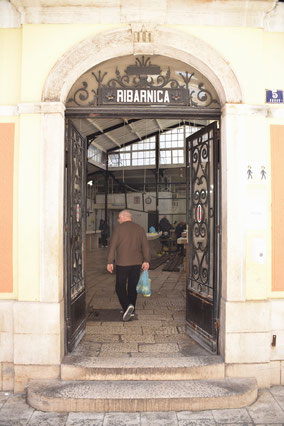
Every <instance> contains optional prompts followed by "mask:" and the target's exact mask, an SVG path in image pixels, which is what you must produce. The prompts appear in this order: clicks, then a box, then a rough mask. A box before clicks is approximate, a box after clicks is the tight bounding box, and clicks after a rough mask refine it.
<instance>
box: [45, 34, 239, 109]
mask: <svg viewBox="0 0 284 426" xmlns="http://www.w3.org/2000/svg"><path fill="white" fill-rule="evenodd" d="M141 40H142V41H141ZM152 40H153V41H152ZM177 46H179V47H178V48H177ZM132 54H133V55H138V54H147V55H151V54H160V55H164V56H168V57H170V58H173V59H178V60H180V61H182V62H185V63H188V64H190V65H191V66H193V67H194V68H195V69H197V70H198V71H199V72H200V73H201V74H203V75H204V76H205V77H206V78H207V79H208V80H209V81H210V82H211V83H212V85H213V86H214V87H215V89H216V91H217V93H218V96H219V99H220V101H221V106H223V105H224V104H225V103H241V101H242V95H241V89H240V86H239V83H238V81H237V79H236V77H235V75H234V73H233V71H232V69H231V68H230V66H229V65H228V63H227V62H226V61H225V59H224V58H222V57H221V56H220V55H219V53H218V52H217V51H216V50H215V49H214V48H212V46H210V45H208V44H207V43H205V42H204V41H202V40H200V39H198V38H197V37H195V36H192V35H190V34H187V33H183V32H180V31H176V30H168V29H165V28H159V27H157V28H155V29H152V30H150V31H146V30H145V29H144V28H143V30H141V31H140V32H135V31H133V29H132V28H127V29H125V28H122V29H116V30H112V31H107V32H102V33H100V34H96V35H95V36H93V37H91V38H88V39H87V40H84V41H82V42H81V43H78V44H77V45H76V46H74V47H73V48H71V49H70V50H69V51H68V52H66V54H65V55H64V56H63V57H62V58H61V59H60V60H59V61H58V62H57V64H56V65H55V66H54V68H53V69H52V70H51V72H50V74H49V76H48V78H47V80H46V84H45V87H44V90H43V95H42V99H43V101H49V102H50V101H51V102H58V101H59V102H63V103H65V100H66V98H67V95H68V93H69V90H70V89H71V87H72V85H73V84H74V82H75V81H76V80H77V79H78V78H79V77H80V76H81V75H82V74H83V73H85V72H86V71H87V70H88V69H90V68H91V67H93V66H95V65H97V64H99V63H100V62H104V61H106V60H108V59H111V58H113V57H114V56H115V57H120V56H126V55H132Z"/></svg>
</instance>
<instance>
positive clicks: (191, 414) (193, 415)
mask: <svg viewBox="0 0 284 426" xmlns="http://www.w3.org/2000/svg"><path fill="white" fill-rule="evenodd" d="M177 418H178V421H180V420H212V421H214V417H213V414H212V411H211V410H207V411H178V412H177Z"/></svg>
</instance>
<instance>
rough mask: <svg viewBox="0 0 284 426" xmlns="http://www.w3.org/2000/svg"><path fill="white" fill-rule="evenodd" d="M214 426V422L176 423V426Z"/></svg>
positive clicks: (183, 421) (189, 421)
mask: <svg viewBox="0 0 284 426" xmlns="http://www.w3.org/2000/svg"><path fill="white" fill-rule="evenodd" d="M216 425H217V423H216V422H215V421H214V420H179V422H178V426H216ZM218 426H221V424H218ZM224 426H225V425H224ZM226 426H230V425H226ZM238 426H241V425H240V424H239V425H238ZM242 426H243V425H242ZM246 426H247V425H246Z"/></svg>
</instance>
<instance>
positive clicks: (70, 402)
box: [27, 378, 257, 412]
mask: <svg viewBox="0 0 284 426" xmlns="http://www.w3.org/2000/svg"><path fill="white" fill-rule="evenodd" d="M256 398H257V384H256V380H255V379H253V378H246V379H244V378H238V379H236V378H235V379H224V380H205V381H202V380H191V381H175V380H171V381H157V380H156V381H79V382H75V381H67V382H62V381H48V382H40V383H36V382H35V383H31V384H30V385H29V387H28V390H27V401H28V403H29V404H30V405H31V406H32V407H34V408H35V409H38V410H41V411H54V412H70V411H73V412H86V411H90V412H91V411H94V412H110V411H118V412H136V411H182V410H191V411H200V410H209V409H222V408H240V407H245V406H247V405H249V404H251V403H253V402H254V401H255V400H256Z"/></svg>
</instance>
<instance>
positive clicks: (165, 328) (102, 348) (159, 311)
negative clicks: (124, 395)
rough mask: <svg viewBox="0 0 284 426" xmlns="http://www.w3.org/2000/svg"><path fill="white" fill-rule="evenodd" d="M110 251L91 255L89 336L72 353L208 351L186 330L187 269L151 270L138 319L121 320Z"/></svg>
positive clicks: (116, 354)
mask: <svg viewBox="0 0 284 426" xmlns="http://www.w3.org/2000/svg"><path fill="white" fill-rule="evenodd" d="M106 255H107V249H103V248H102V249H96V250H92V251H90V252H88V253H87V306H88V312H89V317H88V321H87V327H86V335H85V336H84V338H83V339H82V341H81V343H80V345H79V346H78V347H77V349H76V350H75V351H74V352H73V353H74V354H77V355H85V356H95V357H113V356H114V357H120V358H129V357H149V356H151V355H153V356H163V357H174V358H176V357H184V356H193V355H208V352H207V351H206V350H205V349H202V348H201V347H200V346H199V345H198V344H197V343H195V342H194V341H193V340H192V339H190V338H189V337H188V336H187V335H186V333H185V273H184V272H183V267H181V269H180V272H164V271H162V268H163V265H161V266H160V267H159V268H157V269H156V270H154V271H150V278H151V281H152V283H151V286H152V296H151V297H143V296H141V295H138V298H137V305H136V315H135V317H134V318H133V319H132V320H131V321H129V322H127V323H123V322H122V314H121V312H120V311H121V307H120V304H119V302H118V299H117V296H116V293H115V274H112V275H111V274H109V273H108V272H107V270H106Z"/></svg>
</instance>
